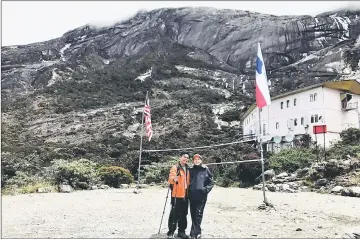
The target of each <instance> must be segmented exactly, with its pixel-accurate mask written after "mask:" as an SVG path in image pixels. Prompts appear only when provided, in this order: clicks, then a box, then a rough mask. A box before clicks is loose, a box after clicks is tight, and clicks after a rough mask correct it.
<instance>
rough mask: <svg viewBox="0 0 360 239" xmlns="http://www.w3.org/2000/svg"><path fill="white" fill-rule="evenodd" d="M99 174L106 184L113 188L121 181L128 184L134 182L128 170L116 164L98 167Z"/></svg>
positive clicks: (118, 185)
mask: <svg viewBox="0 0 360 239" xmlns="http://www.w3.org/2000/svg"><path fill="white" fill-rule="evenodd" d="M99 176H100V179H101V180H102V181H103V182H104V183H105V184H106V185H109V186H111V187H114V188H118V187H120V184H123V183H127V184H129V183H133V182H134V176H133V175H131V173H130V171H129V170H127V169H125V168H122V167H118V166H110V167H105V166H104V167H101V168H100V169H99Z"/></svg>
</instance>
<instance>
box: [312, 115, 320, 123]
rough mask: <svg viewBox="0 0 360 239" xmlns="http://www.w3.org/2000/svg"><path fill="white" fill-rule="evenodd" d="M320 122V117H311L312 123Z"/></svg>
mask: <svg viewBox="0 0 360 239" xmlns="http://www.w3.org/2000/svg"><path fill="white" fill-rule="evenodd" d="M317 122H319V116H318V115H312V116H311V123H312V124H313V123H317Z"/></svg>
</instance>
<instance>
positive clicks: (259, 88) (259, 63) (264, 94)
mask: <svg viewBox="0 0 360 239" xmlns="http://www.w3.org/2000/svg"><path fill="white" fill-rule="evenodd" d="M256 105H257V106H258V107H259V108H263V107H264V106H267V105H271V99H270V93H269V86H268V81H267V76H266V69H265V64H264V59H263V57H262V53H261V47H260V43H258V50H257V57H256Z"/></svg>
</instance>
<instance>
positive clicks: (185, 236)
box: [177, 232, 190, 239]
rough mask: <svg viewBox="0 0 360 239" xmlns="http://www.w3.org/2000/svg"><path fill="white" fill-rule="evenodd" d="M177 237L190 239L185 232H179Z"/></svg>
mask: <svg viewBox="0 0 360 239" xmlns="http://www.w3.org/2000/svg"><path fill="white" fill-rule="evenodd" d="M177 236H178V237H180V238H182V239H190V237H189V236H188V235H186V234H185V232H179V233H178V234H177Z"/></svg>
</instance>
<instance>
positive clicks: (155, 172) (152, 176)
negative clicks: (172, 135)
mask: <svg viewBox="0 0 360 239" xmlns="http://www.w3.org/2000/svg"><path fill="white" fill-rule="evenodd" d="M176 163H177V160H175V159H172V160H170V161H169V162H160V163H152V164H150V165H148V166H147V167H146V168H145V170H144V171H145V175H144V181H145V183H163V182H166V181H167V180H168V177H169V173H170V168H171V165H175V164H176Z"/></svg>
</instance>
